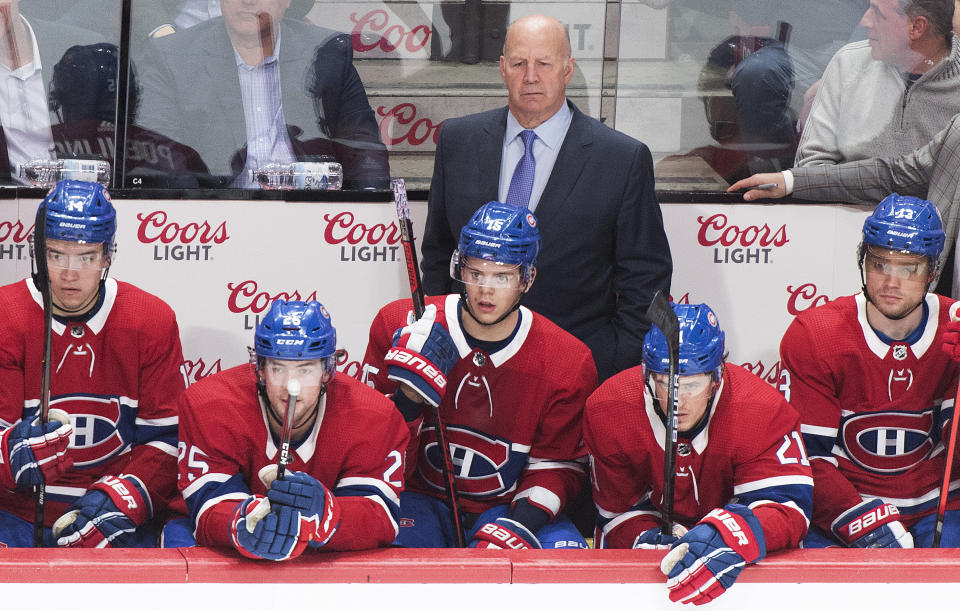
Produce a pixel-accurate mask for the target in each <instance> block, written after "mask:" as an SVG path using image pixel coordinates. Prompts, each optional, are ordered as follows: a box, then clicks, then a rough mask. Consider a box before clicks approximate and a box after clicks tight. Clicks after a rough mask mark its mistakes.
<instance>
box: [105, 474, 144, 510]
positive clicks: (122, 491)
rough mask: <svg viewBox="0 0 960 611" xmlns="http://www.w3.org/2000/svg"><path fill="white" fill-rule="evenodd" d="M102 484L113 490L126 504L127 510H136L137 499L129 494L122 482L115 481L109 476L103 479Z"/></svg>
mask: <svg viewBox="0 0 960 611" xmlns="http://www.w3.org/2000/svg"><path fill="white" fill-rule="evenodd" d="M103 483H104V484H106V485H107V486H110V487H111V488H113V491H114V492H116V493H117V495H119V496H120V498H121V499H123V500H124V501H126V502H127V507H128V508H129V509H136V508H137V499H136V498H134V496H133V495H132V494H130V490H128V489H127V486H126V485H125V484H124V483H123V481H122V480H120V479H117V478H116V477H113V476H112V475H109V476H107V477H105V478H103Z"/></svg>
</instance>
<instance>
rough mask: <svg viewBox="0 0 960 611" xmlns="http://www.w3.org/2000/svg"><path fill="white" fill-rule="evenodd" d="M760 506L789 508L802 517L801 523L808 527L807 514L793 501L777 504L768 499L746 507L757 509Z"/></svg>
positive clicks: (808, 519)
mask: <svg viewBox="0 0 960 611" xmlns="http://www.w3.org/2000/svg"><path fill="white" fill-rule="evenodd" d="M760 505H780V506H782V507H789V508H790V509H793V510H794V511H796V512H797V513H799V514H800V515H801V516H803V521H804V523H806V525H807V528H809V527H810V518H809V517H808V516H807V514H805V513H804V512H803V510H802V509H800V506H799V505H797V504H796V503H794V502H793V501H782V502H777V501H771V500H768V499H761V500H759V501H754V502H753V503H750V504H749V505H747V506H748V507H749V508H750V509H753V508H754V507H759V506H760Z"/></svg>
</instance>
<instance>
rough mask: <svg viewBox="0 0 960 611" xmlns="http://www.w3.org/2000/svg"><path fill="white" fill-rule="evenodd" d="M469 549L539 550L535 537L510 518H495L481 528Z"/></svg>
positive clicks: (538, 542) (474, 536)
mask: <svg viewBox="0 0 960 611" xmlns="http://www.w3.org/2000/svg"><path fill="white" fill-rule="evenodd" d="M473 541H474V543H473V544H471V547H476V548H479V549H541V545H540V541H539V540H538V539H537V537H536V535H534V534H533V533H532V532H530V531H529V530H527V528H526V527H525V526H524V525H523V524H521V523H520V522H517V521H516V520H511V519H510V518H497V519H496V520H494V521H493V522H488V523H486V524H484V525H483V526H481V527H480V528H479V530H477V532H476V534H474V535H473Z"/></svg>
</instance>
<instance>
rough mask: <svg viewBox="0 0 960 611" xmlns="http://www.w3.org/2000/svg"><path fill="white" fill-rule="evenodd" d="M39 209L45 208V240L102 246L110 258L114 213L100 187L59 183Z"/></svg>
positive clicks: (69, 181)
mask: <svg viewBox="0 0 960 611" xmlns="http://www.w3.org/2000/svg"><path fill="white" fill-rule="evenodd" d="M40 205H41V206H46V208H47V222H46V225H45V230H46V237H47V239H48V240H64V241H66V242H79V243H81V244H104V245H106V247H107V255H111V254H113V251H114V248H115V246H116V243H115V242H114V237H115V235H116V233H117V211H116V210H115V209H114V207H113V203H112V202H111V201H110V194H109V193H108V192H107V190H106V189H104V188H103V185H101V184H99V183H96V182H86V181H82V180H61V181H60V182H58V183H57V184H56V185H54V187H53V188H52V189H50V192H49V193H47V196H46V197H45V198H43V202H42V203H41V204H40Z"/></svg>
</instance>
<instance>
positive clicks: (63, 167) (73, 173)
mask: <svg viewBox="0 0 960 611" xmlns="http://www.w3.org/2000/svg"><path fill="white" fill-rule="evenodd" d="M17 176H19V177H20V178H24V179H26V180H27V181H29V182H30V184H31V185H33V186H35V187H42V188H44V189H47V188H50V187H52V186H53V185H55V184H57V182H59V181H61V180H65V179H69V180H85V181H87V182H99V183H100V184H101V185H103V186H105V187H106V186H107V185H108V184H109V183H110V162H109V161H106V160H104V159H34V160H33V161H28V162H27V163H18V164H17Z"/></svg>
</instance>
